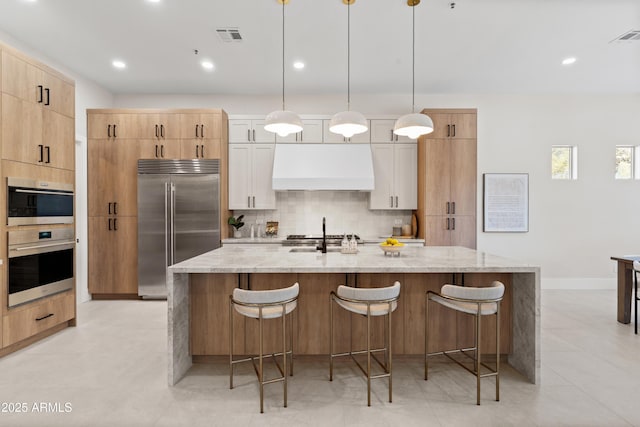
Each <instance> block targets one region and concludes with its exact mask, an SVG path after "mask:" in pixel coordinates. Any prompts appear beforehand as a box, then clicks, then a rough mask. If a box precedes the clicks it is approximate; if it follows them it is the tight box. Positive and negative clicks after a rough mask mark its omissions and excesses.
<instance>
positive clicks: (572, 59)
mask: <svg viewBox="0 0 640 427" xmlns="http://www.w3.org/2000/svg"><path fill="white" fill-rule="evenodd" d="M576 61H577V59H576V57H575V56H570V57H569V58H564V59H563V60H562V65H571V64H575V62H576Z"/></svg>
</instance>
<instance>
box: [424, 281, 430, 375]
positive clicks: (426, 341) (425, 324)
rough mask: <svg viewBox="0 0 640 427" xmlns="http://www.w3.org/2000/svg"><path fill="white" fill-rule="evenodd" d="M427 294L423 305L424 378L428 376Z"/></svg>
mask: <svg viewBox="0 0 640 427" xmlns="http://www.w3.org/2000/svg"><path fill="white" fill-rule="evenodd" d="M428 354H429V294H427V300H426V303H425V305H424V380H425V381H426V380H427V379H428V378H429V356H427V355H428Z"/></svg>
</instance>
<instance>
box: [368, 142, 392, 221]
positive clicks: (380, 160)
mask: <svg viewBox="0 0 640 427" xmlns="http://www.w3.org/2000/svg"><path fill="white" fill-rule="evenodd" d="M393 151H394V145H393V144H392V143H388V144H371V154H372V157H373V176H374V189H373V191H371V193H369V209H393V207H394V206H395V205H394V201H395V200H394V198H393V196H394V193H393V174H394V164H393Z"/></svg>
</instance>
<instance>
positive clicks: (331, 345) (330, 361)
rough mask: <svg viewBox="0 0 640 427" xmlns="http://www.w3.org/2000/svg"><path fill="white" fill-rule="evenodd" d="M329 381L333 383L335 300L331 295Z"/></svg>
mask: <svg viewBox="0 0 640 427" xmlns="http://www.w3.org/2000/svg"><path fill="white" fill-rule="evenodd" d="M329 381H333V298H332V296H331V295H329Z"/></svg>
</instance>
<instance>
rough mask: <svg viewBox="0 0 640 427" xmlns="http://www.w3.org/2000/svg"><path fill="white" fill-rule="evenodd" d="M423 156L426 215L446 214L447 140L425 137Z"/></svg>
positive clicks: (448, 175)
mask: <svg viewBox="0 0 640 427" xmlns="http://www.w3.org/2000/svg"><path fill="white" fill-rule="evenodd" d="M421 143H424V144H425V147H424V148H425V149H424V151H423V152H424V155H423V158H421V159H420V161H421V162H424V164H425V172H424V173H425V177H424V180H425V187H424V192H425V194H424V197H425V206H424V211H425V214H426V215H446V214H448V213H449V212H447V206H450V205H448V203H449V199H450V197H449V195H450V175H451V170H452V169H451V163H450V161H449V142H448V141H447V140H445V139H425V140H424V141H423V142H421ZM449 209H450V208H449Z"/></svg>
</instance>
